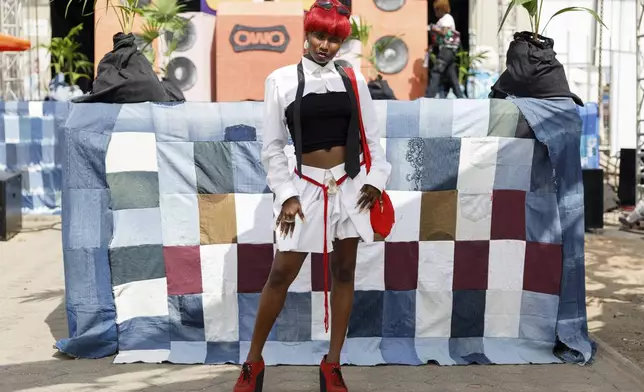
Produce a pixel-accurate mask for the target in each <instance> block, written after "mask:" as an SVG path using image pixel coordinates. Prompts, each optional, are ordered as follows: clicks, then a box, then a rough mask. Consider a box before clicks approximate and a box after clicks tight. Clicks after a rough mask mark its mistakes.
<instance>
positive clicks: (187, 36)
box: [164, 17, 197, 52]
mask: <svg viewBox="0 0 644 392" xmlns="http://www.w3.org/2000/svg"><path fill="white" fill-rule="evenodd" d="M182 19H183V20H185V21H186V24H185V26H184V28H183V31H182V32H180V33H179V36H178V37H177V39H178V41H177V48H176V49H175V51H177V52H185V51H187V50H190V49H191V48H192V47H193V46H194V44H195V42H196V41H197V33H196V29H195V25H194V23H192V20H190V19H186V18H183V17H182ZM174 34H175V33H173V32H172V31H166V32H165V34H164V37H165V41H166V42H168V43H169V42H171V41H172V40H173V39H174Z"/></svg>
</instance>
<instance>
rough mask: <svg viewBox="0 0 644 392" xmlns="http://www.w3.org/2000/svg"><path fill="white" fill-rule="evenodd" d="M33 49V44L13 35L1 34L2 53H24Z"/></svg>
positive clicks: (0, 47)
mask: <svg viewBox="0 0 644 392" xmlns="http://www.w3.org/2000/svg"><path fill="white" fill-rule="evenodd" d="M29 48H31V42H29V41H27V40H26V39H22V38H18V37H14V36H11V35H5V34H0V52H23V51H25V50H29Z"/></svg>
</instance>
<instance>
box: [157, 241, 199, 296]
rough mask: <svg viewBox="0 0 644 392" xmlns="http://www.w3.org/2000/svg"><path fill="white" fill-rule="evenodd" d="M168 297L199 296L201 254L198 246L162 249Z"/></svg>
mask: <svg viewBox="0 0 644 392" xmlns="http://www.w3.org/2000/svg"><path fill="white" fill-rule="evenodd" d="M163 258H164V260H165V271H166V278H167V281H168V295H183V294H201V293H202V292H203V286H202V284H201V253H200V251H199V246H166V247H164V248H163Z"/></svg>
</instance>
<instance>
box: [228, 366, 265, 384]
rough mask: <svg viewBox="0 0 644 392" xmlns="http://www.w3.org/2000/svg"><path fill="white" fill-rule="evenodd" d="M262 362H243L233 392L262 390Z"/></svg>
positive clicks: (263, 367)
mask: <svg viewBox="0 0 644 392" xmlns="http://www.w3.org/2000/svg"><path fill="white" fill-rule="evenodd" d="M264 369H265V366H264V360H263V359H262V360H261V361H258V362H248V361H246V362H244V364H243V365H242V369H241V373H240V374H239V378H238V379H237V383H236V384H235V388H234V389H233V392H262V388H264Z"/></svg>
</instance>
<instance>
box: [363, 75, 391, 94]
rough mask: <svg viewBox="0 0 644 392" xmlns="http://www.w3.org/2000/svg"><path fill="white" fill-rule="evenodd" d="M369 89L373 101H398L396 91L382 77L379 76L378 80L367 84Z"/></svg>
mask: <svg viewBox="0 0 644 392" xmlns="http://www.w3.org/2000/svg"><path fill="white" fill-rule="evenodd" d="M367 87H368V88H369V93H370V94H371V99H374V100H377V99H389V100H395V99H396V95H395V94H394V90H392V89H391V87H389V83H388V82H387V81H386V80H384V79H383V78H382V75H378V76H377V77H376V79H374V80H370V81H369V83H367Z"/></svg>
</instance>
